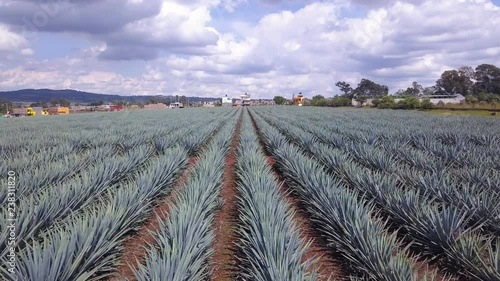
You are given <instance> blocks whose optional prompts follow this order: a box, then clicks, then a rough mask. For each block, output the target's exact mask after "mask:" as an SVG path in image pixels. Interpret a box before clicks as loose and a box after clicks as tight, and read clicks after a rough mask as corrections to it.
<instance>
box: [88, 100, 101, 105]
mask: <svg viewBox="0 0 500 281" xmlns="http://www.w3.org/2000/svg"><path fill="white" fill-rule="evenodd" d="M103 104H104V101H103V100H98V101H94V102H91V103H90V104H89V105H90V106H100V105H103Z"/></svg>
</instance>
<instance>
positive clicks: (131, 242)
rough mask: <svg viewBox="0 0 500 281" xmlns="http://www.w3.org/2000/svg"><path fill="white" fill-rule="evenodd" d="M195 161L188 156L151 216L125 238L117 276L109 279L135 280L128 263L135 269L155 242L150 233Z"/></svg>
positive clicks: (173, 201) (167, 212) (115, 280)
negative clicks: (184, 166) (172, 184)
mask: <svg viewBox="0 0 500 281" xmlns="http://www.w3.org/2000/svg"><path fill="white" fill-rule="evenodd" d="M197 161H198V158H197V157H190V158H189V164H188V166H187V167H186V168H185V169H184V171H183V172H182V173H181V175H180V176H179V178H178V179H177V181H176V183H175V185H174V187H173V188H172V190H171V191H170V193H169V194H168V195H167V196H166V197H165V198H163V199H161V200H160V201H159V203H158V205H157V206H155V207H154V208H153V211H152V212H151V217H150V218H149V219H148V220H146V222H145V223H144V224H143V226H142V227H141V228H140V229H139V231H137V233H136V234H135V235H134V236H132V237H130V238H129V239H127V241H126V242H125V245H124V251H123V254H122V258H121V260H120V265H119V266H118V268H117V272H116V274H115V275H117V277H113V278H110V281H118V280H131V281H132V280H137V279H136V278H135V276H134V273H133V272H132V268H131V267H130V266H129V265H131V266H133V267H134V268H135V269H137V268H138V265H139V264H138V262H141V263H142V262H143V260H144V258H145V257H146V255H147V249H148V245H150V244H154V243H155V239H154V236H153V234H152V233H157V232H158V231H159V229H160V223H159V220H162V221H163V220H165V219H167V217H168V214H169V209H170V206H171V204H173V203H175V197H176V195H177V192H178V191H179V190H180V189H181V188H182V187H183V186H184V184H185V183H186V181H187V179H188V178H189V175H190V174H191V170H192V168H193V167H194V166H195V164H196V162H197Z"/></svg>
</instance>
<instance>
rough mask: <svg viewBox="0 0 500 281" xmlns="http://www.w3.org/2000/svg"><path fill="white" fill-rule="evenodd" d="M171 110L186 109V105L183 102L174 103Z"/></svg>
mask: <svg viewBox="0 0 500 281" xmlns="http://www.w3.org/2000/svg"><path fill="white" fill-rule="evenodd" d="M170 108H184V104H182V102H174V103H171V104H170Z"/></svg>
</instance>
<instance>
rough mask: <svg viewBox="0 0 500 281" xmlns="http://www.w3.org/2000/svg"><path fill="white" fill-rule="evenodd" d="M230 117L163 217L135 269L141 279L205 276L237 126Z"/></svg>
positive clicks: (136, 274)
mask: <svg viewBox="0 0 500 281" xmlns="http://www.w3.org/2000/svg"><path fill="white" fill-rule="evenodd" d="M235 121H236V120H233V121H230V122H229V123H228V124H227V125H226V126H225V127H224V128H223V129H222V130H221V132H220V133H219V134H218V135H217V136H216V137H215V138H214V140H213V143H212V144H211V145H209V147H208V148H207V149H206V151H205V152H204V154H203V155H202V156H201V157H200V159H199V160H198V161H197V163H196V164H195V166H194V167H193V170H192V174H191V175H190V176H189V178H188V180H187V183H185V186H183V187H182V188H181V189H180V191H179V192H178V193H177V194H176V196H175V200H174V201H175V202H174V203H172V204H171V206H170V208H169V214H168V217H167V218H166V219H165V220H160V221H159V222H160V230H159V232H157V233H156V235H155V243H154V244H152V245H150V246H149V249H148V254H147V256H146V258H145V263H144V264H141V265H139V268H138V269H133V271H134V275H135V277H136V278H137V280H139V281H146V280H147V281H149V280H171V281H181V280H205V279H206V278H207V276H208V273H209V258H210V256H211V255H212V254H213V249H212V248H211V246H212V243H213V241H214V232H213V229H212V223H213V220H214V216H215V212H216V210H217V209H218V208H220V204H221V196H220V189H221V186H222V177H223V171H224V165H225V159H226V155H227V154H228V151H229V148H230V143H231V140H232V137H233V136H234V132H235V128H236V122H235Z"/></svg>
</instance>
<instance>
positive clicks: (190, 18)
mask: <svg viewBox="0 0 500 281" xmlns="http://www.w3.org/2000/svg"><path fill="white" fill-rule="evenodd" d="M129 2H130V3H138V1H129ZM354 2H356V4H362V3H361V2H366V1H361V0H359V1H354ZM383 2H384V1H378V2H377V3H375V4H373V5H372V6H368V7H369V11H368V12H367V13H366V14H356V15H355V16H348V15H350V14H349V13H352V9H353V6H352V5H351V4H350V2H349V1H340V0H338V1H324V2H315V3H312V4H309V5H305V6H304V7H303V8H301V9H299V10H296V11H281V12H277V13H272V14H268V15H266V16H264V17H262V18H261V19H260V20H259V21H258V22H254V23H252V22H250V21H244V20H243V19H239V20H237V21H233V22H228V23H227V24H228V26H229V27H231V28H232V30H233V32H228V33H221V32H220V31H218V30H216V29H215V28H214V27H212V25H211V24H212V21H213V18H212V17H213V14H212V11H213V9H214V8H216V7H217V8H220V7H222V8H225V9H227V10H228V11H234V10H235V9H237V8H238V7H240V5H241V4H242V3H244V1H223V0H222V1H221V0H191V1H184V0H183V1H181V0H175V1H174V0H169V1H166V0H165V1H163V4H162V6H161V9H160V11H159V13H157V14H155V15H154V16H151V17H146V18H141V19H138V20H136V21H131V22H128V23H126V24H125V25H124V26H123V28H122V29H120V30H118V31H114V32H110V33H105V34H102V35H99V36H96V37H91V38H92V39H93V40H96V41H98V43H95V44H93V46H92V47H89V48H86V49H84V50H82V52H81V53H80V54H79V56H78V57H71V58H68V59H65V60H57V59H56V60H52V61H47V62H35V61H31V63H26V64H24V67H16V68H12V69H10V70H8V71H4V72H1V73H0V81H1V82H0V87H2V88H11V89H14V88H16V87H19V86H20V85H23V86H24V85H30V86H31V87H37V86H43V87H52V88H60V87H68V85H70V86H71V87H74V88H77V89H81V90H88V91H96V92H104V93H117V94H180V95H190V96H192V95H200V96H220V95H225V94H228V95H229V96H238V95H239V94H240V93H242V92H248V93H250V94H252V95H253V96H254V97H259V98H264V97H272V96H274V95H276V94H281V95H287V96H291V95H292V94H293V93H298V92H303V93H305V94H306V95H307V96H312V95H313V94H325V95H332V94H333V93H334V92H338V90H337V89H336V88H335V87H334V86H333V85H334V83H335V82H336V81H339V80H346V81H348V82H349V83H351V85H355V84H357V82H359V80H360V79H361V78H369V79H372V80H374V81H375V82H378V83H384V84H387V85H389V86H390V88H391V92H395V91H396V90H398V89H399V88H406V87H408V86H409V85H410V84H411V82H412V81H418V82H420V83H422V84H424V85H430V84H432V83H433V82H434V81H435V80H436V79H437V78H438V77H439V75H440V74H441V73H442V71H444V70H445V69H449V68H457V67H459V66H462V65H470V66H472V67H475V66H477V65H479V64H481V63H491V64H496V65H498V66H500V48H499V47H498V38H500V30H499V29H498V28H496V27H497V26H500V9H499V8H498V7H497V6H495V5H494V4H492V3H491V1H487V0H461V1H455V0H443V1H439V2H436V1H431V0H428V1H421V0H419V1H392V0H391V1H385V2H384V3H388V4H386V5H383V4H384V3H383ZM137 5H139V4H137ZM0 34H2V35H4V34H7V35H6V36H10V37H12V38H17V39H18V41H17V42H18V43H16V47H12V46H13V45H12V43H9V44H10V45H9V44H7V43H5V42H7V41H6V40H4V41H2V38H6V37H5V36H1V37H0V50H2V47H3V48H4V49H6V48H8V49H9V50H10V52H12V51H13V50H23V49H25V50H26V51H24V53H25V55H26V54H29V53H30V51H29V50H30V49H29V48H28V47H27V42H26V40H23V38H22V37H20V36H19V35H16V34H15V33H12V32H11V31H9V30H8V29H6V27H5V26H3V29H2V26H0ZM13 36H14V37H13ZM16 36H17V37H16ZM8 42H11V41H8ZM14 42H15V40H14ZM5 46H8V47H5ZM162 52H163V54H164V55H163V56H161V54H162ZM21 53H23V51H21ZM37 53H38V52H37ZM99 56H101V57H106V56H107V58H111V59H125V60H126V59H131V58H133V59H139V60H140V59H148V60H149V61H148V63H147V64H145V65H146V67H145V68H144V69H143V72H142V73H141V74H138V75H136V76H127V75H123V74H119V73H120V71H119V70H118V69H117V68H118V66H115V69H116V71H115V72H113V65H114V64H115V63H116V64H117V62H112V61H111V62H103V61H99V60H98V59H96V58H98V57H99ZM158 56H160V57H158ZM157 57H158V58H157ZM123 65H124V64H120V67H122V66H123ZM3 68H4V69H5V65H4V66H3ZM122 73H123V72H122Z"/></svg>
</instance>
